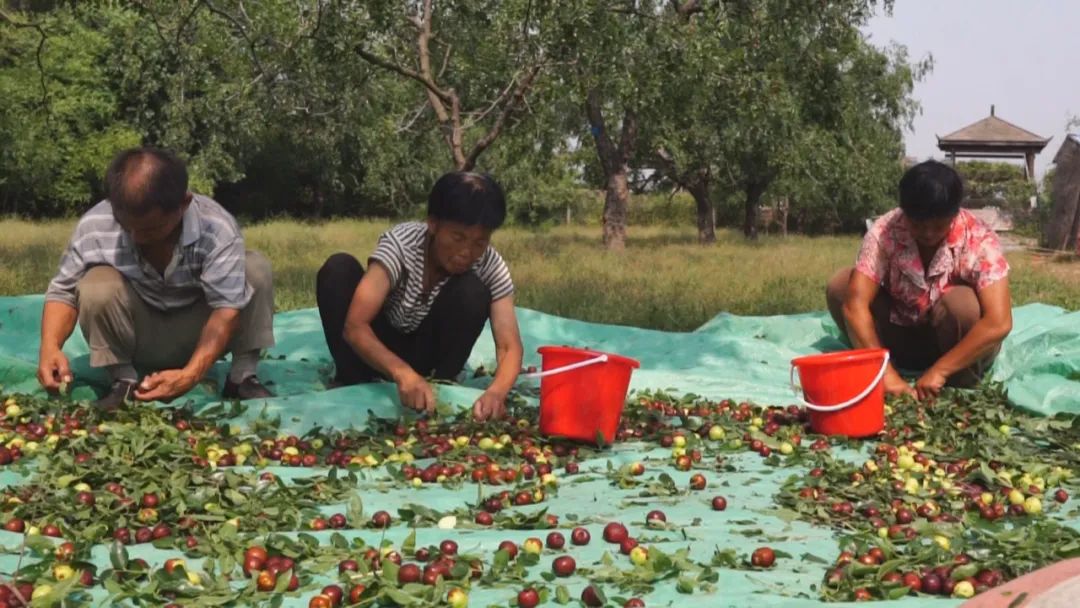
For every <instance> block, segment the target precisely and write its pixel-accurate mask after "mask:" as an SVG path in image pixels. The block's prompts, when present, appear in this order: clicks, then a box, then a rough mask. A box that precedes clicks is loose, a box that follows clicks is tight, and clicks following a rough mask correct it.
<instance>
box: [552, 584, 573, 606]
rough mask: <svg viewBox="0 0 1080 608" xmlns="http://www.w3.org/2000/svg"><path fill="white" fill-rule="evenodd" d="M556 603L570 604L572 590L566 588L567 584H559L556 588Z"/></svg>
mask: <svg viewBox="0 0 1080 608" xmlns="http://www.w3.org/2000/svg"><path fill="white" fill-rule="evenodd" d="M555 603H557V604H569V603H570V590H569V589H567V588H566V585H559V586H558V587H556V588H555Z"/></svg>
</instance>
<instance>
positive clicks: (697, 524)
mask: <svg viewBox="0 0 1080 608" xmlns="http://www.w3.org/2000/svg"><path fill="white" fill-rule="evenodd" d="M41 305H42V300H41V298H40V297H38V296H27V297H15V298H0V384H2V385H3V387H4V390H5V392H33V391H36V390H37V388H36V387H37V383H36V380H35V379H34V375H35V367H36V357H37V350H38V325H39V321H40V310H41ZM519 319H520V322H521V329H522V335H523V339H524V341H525V345H526V353H527V354H526V364H527V365H528V364H532V365H538V364H539V360H538V355H536V348H537V347H538V346H541V345H545V344H568V345H574V346H581V347H590V348H595V349H598V350H604V351H610V352H616V353H619V354H622V355H626V356H630V357H634V358H636V359H638V360H640V361H641V369H640V370H638V371H636V372H635V373H634V376H633V380H632V387H633V388H638V389H656V388H666V389H674V390H676V391H681V392H692V393H696V394H698V395H702V396H706V397H709V398H713V399H719V398H733V399H749V400H752V401H755V402H757V403H769V404H786V403H790V402H791V401H792V399H793V396H792V393H791V390H790V388H789V386H788V372H789V367H788V365H789V361H790V360H791V359H792V358H793V357H796V356H798V355H803V354H808V353H813V352H819V351H823V350H831V349H838V348H842V347H843V345H842V343H841V342H840V341H839V340H838V337H837V336H838V333H837V330H836V327H835V326H834V325H833V324H832V322H831V321H830V320H829V319H828V317H827V315H823V314H817V313H815V314H803V315H792V316H783V317H767V318H747V317H736V316H732V315H726V314H722V315H719V316H717V317H716V318H714V319H712V320H711V321H709V322H708V323H706V324H705V325H703V326H702V327H701V328H699V329H698V330H697V331H694V332H688V333H667V332H659V331H651V330H644V329H636V328H629V327H617V326H607V325H596V324H590V323H583V322H579V321H573V320H568V319H561V318H557V317H553V316H550V315H545V314H542V313H539V312H535V311H530V310H520V311H519ZM275 333H276V335H277V341H278V345H277V347H276V348H274V349H273V350H272V351H271V352H270V354H269V357H268V359H267V360H266V361H264V362H263V363H262V367H261V374H262V376H263V377H264V378H265V379H266V380H269V381H271V382H272V383H273V387H274V389H275V390H276V391H277V392H278V394H279V395H280V397H279V398H277V399H273V400H271V401H269V402H268V404H267V408H268V409H269V410H270V412H271V413H277V414H280V416H281V420H282V427H283V429H284V430H288V431H293V432H302V431H306V430H307V429H310V428H311V427H312V426H314V425H322V426H332V427H337V428H346V427H350V426H361V425H362V424H363V423H364V421H365V420H366V419H367V415H368V412H373V413H375V414H376V415H380V416H386V417H396V416H398V415H399V413H400V410H399V407H398V405H397V403H396V401H395V391H394V388H393V386H392V385H386V384H383V385H367V386H354V387H344V388H339V389H335V390H326V388H325V381H326V379H327V377H328V374H329V371H330V369H329V361H328V357H327V351H326V347H325V343H324V342H323V338H322V333H321V326H320V324H319V319H318V314H317V313H316V312H315V311H313V310H301V311H294V312H289V313H282V314H280V315H278V316H277V317H276V319H275ZM66 351H67V352H68V353H69V355H70V356H71V358H72V361H73V365H74V368H75V373H76V375H77V377H78V380H77V382H76V396H79V397H86V398H89V397H91V396H92V392H91V390H90V388H89V387H88V386H87V383H89V384H93V383H97V384H98V385H99V386H100V385H103V384H104V378H102V376H101V375H100V374H95V373H94V372H93V371H92V370H90V369H89V368H88V367H87V362H86V357H85V353H86V346H85V343H84V342H83V340H82V338H81V336H78V335H76V336H74V337H73V338H72V339H71V341H70V342H69V344H68V346H67V348H66ZM493 363H494V348H493V345H492V344H491V340H490V337H489V336H483V337H481V340H480V341H479V343H478V344H477V347H476V349H475V351H474V352H473V355H472V358H471V360H470V366H471V367H473V368H476V367H478V366H481V365H483V366H485V367H486V368H488V369H493V368H494V365H493ZM225 369H226V368H225V366H224V364H219V365H218V366H217V367H216V368H215V370H214V373H213V374H212V375H211V376H212V378H211V381H208V382H207V383H205V384H204V386H201V387H200V388H199V389H198V390H197V391H195V392H194V393H193V394H192V395H189V397H188V398H190V399H193V400H195V401H196V402H199V403H208V402H211V401H212V400H213V399H214V395H215V394H216V390H217V389H216V386H215V384H216V382H215V381H220V379H221V378H222V377H223V374H224V373H225ZM1078 373H1080V313H1068V312H1066V311H1064V310H1061V309H1058V308H1053V307H1048V306H1041V305H1030V306H1025V307H1022V308H1019V309H1017V310H1016V311H1015V329H1014V331H1013V334H1012V335H1011V336H1010V338H1009V340H1008V341H1007V343H1006V344H1005V347H1004V350H1003V352H1002V354H1001V356H1000V358H999V360H998V364H997V367H996V369H995V378H996V379H999V380H1002V381H1004V382H1005V383H1006V384H1007V385H1008V388H1009V391H1010V394H1011V395H1012V398H1013V399H1014V401H1015V402H1016V405H1018V406H1020V407H1023V408H1025V409H1028V410H1032V411H1035V412H1040V413H1052V412H1060V411H1072V412H1076V411H1078V410H1080V382H1077V381H1076V380H1069V379H1068V378H1069V377H1070V376H1076V375H1077V374H1078ZM483 381H484V380H483V379H482V378H480V379H475V380H472V381H468V382H466V384H469V385H471V386H472V387H473V388H470V387H440V389H439V398H440V400H442V401H444V402H447V403H451V404H454V405H457V406H461V407H467V406H468V405H470V404H471V402H472V400H473V399H474V398H475V396H476V395H477V394H478V389H477V388H475V387H477V386H482V384H483ZM530 382H531V383H532V384H529V383H530ZM522 386H523V388H526V389H527V388H531V387H535V386H536V384H535V381H528V380H524V381H523V385H522ZM260 409H261V408H260V407H251V408H249V410H248V415H249V416H255V415H257V414H259V411H260ZM850 456H851V457H852V458H853V459H854V458H865V456H859V455H857V454H850ZM649 458H652V459H654V460H653V461H652V462H653V463H654V465H655V468H660V467H665V470H666V471H667V472H668V473H669V474H671V475H672V477H673V478H674V479H675V481H676V483H678V484H679V485H680V486H685V484H686V482H687V478H688V477H689V475H690V473H679V472H677V471H673V470H671V469H670V467H666V466H665V465H666V464H667V463H668V461H669V460H670V455H669V453H668V451H667V450H650V448H649V447H648V446H645V445H644V444H633V443H631V444H620V445H617V446H615V447H614V448H613V449H612V450H611V451H610V452H609V453H606V454H605V455H604V457H603V458H601V459H596V460H591V461H585V462H582V463H581V470H582V473H585V474H588V473H589V472H590V471H594V472H597V473H600V474H601V475H600V476H598V477H596V478H595V479H594V480H593V481H587V482H584V483H580V484H573V485H572V486H566V487H564V488H562V490H561V492H560V495H559V496H558V497H557V498H556V499H554V501H553V502H552V503H551V504H549V505H548V506H549V508H550V509H551V511H552V512H554V513H556V514H559V515H560V516H563V517H564V519H565V518H566V517H568V516H569V515H571V514H574V515H578V516H581V517H590V518H595V519H596V520H599V521H606V520H614V519H617V520H619V521H622V522H626V523H629V524H631V528H632V533H634V534H635V535H644V536H646V537H648V538H649V539H650V542H654V543H656V544H657V546H659V547H661V548H662V549H663V550H665V551H668V552H673V551H675V550H677V549H679V548H682V547H690V548H691V551H692V555H693V557H694V558H695V559H696V560H698V561H702V562H708V561H709V559H710V557H711V555H712V553H713V551H714V549H716V548H720V549H729V548H730V549H736V550H738V551H739V552H740V553H748V552H749V551H750V550H752V549H753V548H754V547H755V546H758V545H759V544H768V545H770V546H772V547H774V548H776V549H778V550H783V551H785V552H787V553H789V554H791V555H792V556H794V557H793V558H791V559H783V560H780V561H778V565H777V567H776V568H775V569H773V570H770V571H764V572H763V571H735V570H725V569H722V570H721V571H720V572H721V574H720V581H719V583H718V584H717V591H716V592H715V593H713V594H710V595H707V596H706V595H701V594H697V595H694V596H683V595H680V594H678V593H677V592H676V590H675V585H674V583H665V584H661V585H660V586H658V588H657V589H656V591H655V592H654V593H653V594H651V595H650V596H648V597H647V598H645V599H646V602H647V605H648V606H674V605H677V604H679V603H684V602H687V601H693V602H697V603H698V604H699V605H702V606H748V605H761V606H789V605H791V606H800V605H820V602H818V601H817V600H816V599H814V598H816V592H815V591H813V589H814V586H815V585H817V584H819V583H820V581H821V578H822V575H823V573H824V568H825V566H823V565H822V564H821V563H818V562H816V561H815V560H813V558H809V557H808V556H816V557H817V558H820V559H821V560H825V561H831V560H833V559H834V558H835V557H836V554H837V551H838V549H837V541H836V537H835V536H834V534H833V533H832V531H831V530H828V529H826V528H821V527H815V526H811V525H809V524H807V523H803V522H800V521H785V520H784V519H781V518H779V517H777V516H776V514H774V513H773V512H772V509H773V508H774V505H773V496H774V494H775V493H776V491H777V489H778V487H779V485H780V484H781V483H782V482H783V481H784V479H785V478H786V477H787V476H788V475H789V474H790V472H789V471H785V470H784V469H782V468H781V469H776V468H773V467H768V466H765V465H763V464H762V462H761V459H760V458H758V457H757V456H756V455H751V454H739V455H736V456H734V457H732V458H731V459H730V463H731V464H732V465H734V468H735V472H730V473H722V474H714V475H711V476H710V477H711V479H710V488H709V491H707V492H705V493H704V495H702V496H701V497H699V498H698V497H690V498H689V499H688V498H686V497H685V496H680V497H671V498H649V499H645V500H641V501H634V503H633V504H630V503H628V502H627V500H628V498H630V495H629V494H627V493H619V492H613V491H612V489H611V486H610V485H609V483H608V481H607V480H606V479H605V478H604V477H603V476H602V474H603V471H604V470H605V469H606V468H607V466H608V462H609V461H610V462H611V463H612V464H614V465H616V466H617V465H620V464H622V463H626V462H630V461H633V460H646V461H647V462H648V459H649ZM650 468H652V465H650ZM273 470H275V471H276V472H278V473H280V474H281V475H283V476H288V475H309V474H311V470H310V469H302V470H297V469H273ZM18 481H19V478H18V477H17V476H15V475H12V474H5V475H4V476H3V478H0V483H17V482H18ZM376 486H377V484H363V483H362V484H361V488H360V492H361V495H362V496H363V497H364V504H365V510H366V511H369V512H370V511H374V510H378V509H385V510H388V511H390V512H392V513H393V512H396V510H397V508H399V507H401V506H403V505H405V504H407V503H422V504H424V505H426V506H429V507H431V508H435V509H439V510H449V509H453V508H457V507H461V506H462V505H463V504H464V503H466V502H471V501H474V500H475V498H476V489H475V488H474V487H471V486H466V487H465V488H463V489H460V490H451V489H447V488H443V487H434V488H424V489H421V490H411V489H410V490H404V489H399V490H391V491H385V490H381V491H380V490H377V489H376ZM714 493H715V494H724V495H726V496H728V497H729V504H730V506H729V508H728V510H727V511H724V512H723V513H716V512H713V511H711V510H710V508H709V505H708V503H707V497H711V496H712V495H714ZM533 508H535V507H533ZM654 508H662V509H664V510H665V511H666V513H667V516H668V521H669V522H672V523H675V524H677V525H680V526H685V528H684V531H685V535H686V536H685V538H684V537H683V535H682V533H655V532H650V531H646V530H644V529H643V526H641V523H642V522H644V518H645V514H646V513H647V512H648V511H649V510H651V509H654ZM325 510H326V512H327V513H331V512H335V511H337V512H340V511H343V507H342V506H341V505H337V506H333V507H327V508H326V509H325ZM589 527H590V529H591V531H592V535H593V538H594V539H599V538H600V536H601V534H600V533H601V528H602V525H595V524H594V525H590V526H589ZM755 530H757V531H764V535H763V536H754V535H753V532H754V531H755ZM407 534H408V530H407V529H405V528H402V527H400V526H399V527H395V528H393V529H392V531H391V532H390V533H389V534H388V536H387V538H389V539H390V540H393V541H395V542H398V543H400V542H402V541H403V540H404V538H405V536H406V535H407ZM537 535H541V536H542V534H538V533H537V532H534V531H449V530H439V529H431V528H428V529H421V530H419V531H418V537H419V538H418V541H419V543H420V544H421V545H426V544H431V543H436V542H438V541H439V540H442V539H444V538H447V537H453V538H455V539H457V540H458V542H459V544H460V545H461V549H462V551H463V552H465V551H469V550H475V549H479V550H481V551H482V552H484V553H486V554H488V555H490V554H491V553H492V552H494V550H495V548H496V546H497V544H498V543H499V542H500V541H502V540H506V539H511V540H515V541H517V542H521V541H523V540H524V539H525V538H526V537H529V536H537ZM346 536H360V537H364V538H366V539H367V540H369V541H374V540H377V539H378V535H377V534H374V533H370V532H363V531H354V532H351V533H349V534H346ZM665 539H666V540H665ZM0 544H2V545H3V546H5V547H8V548H11V547H17V546H18V544H19V543H18V537H17V536H16V535H12V534H10V533H3V532H0ZM580 549H581V548H575V552H574V553H575V556H576V557H577V558H578V563H579V565H581V566H585V567H587V565H588V563H589V562H591V561H595V560H597V559H599V557H600V554H601V552H602V551H604V550H606V547H605V546H603V545H602V543H599V542H596V541H594V542H593V544H592V545H590V546H589V547H586V548H584V549H583V550H580ZM131 551H132V553H133V555H136V556H142V557H144V558H146V559H148V561H150V562H151V563H154V564H160V563H161V562H162V561H163V560H164V559H165V558H166V557H168V556H169V554H168V553H167V552H161V551H158V550H156V549H153V548H152V547H149V546H135V547H133V548H132V549H131ZM96 555H97V557H98V558H99V561H100V562H101V564H102V565H103V566H104V565H105V564H107V563H108V559H107V555H106V548H105V547H100V548H99V550H98V552H97V553H96ZM15 561H16V558H15V556H11V555H9V556H7V557H5V558H3V559H2V560H0V570H2V571H5V572H10V571H11V570H12V569H13V567H14V564H15ZM544 563H546V561H545V562H544ZM540 570H543V568H539V567H538V568H536V569H534V573H538V572H539V571H540ZM327 582H328V581H327ZM585 584H586V581H585V580H584V579H582V578H580V577H578V578H574V579H570V581H569V582H568V586H569V587H570V590H571V592H572V594H573V597H574V598H576V597H577V596H578V594H579V593H580V591H581V589H582V588H583V587H584V586H585ZM514 593H516V591H514V590H511V589H474V590H472V591H471V592H470V595H471V600H472V601H471V602H470V605H472V606H487V605H492V604H500V605H507V602H508V601H509V600H510V599H511V598H512V597H513V596H514ZM312 594H313V592H311V591H308V592H307V593H305V594H303V595H302V596H299V595H298V596H295V597H293V598H291V599H290V600H289V601H287V602H286V605H297V606H302V605H306V598H307V597H310V596H311V595H312ZM799 595H802V597H801V598H800V597H798V596H799ZM927 602H928V600H927V599H926V598H908V599H905V600H901V601H899V602H898V603H896V604H893V605H898V606H923V605H926V604H927ZM956 603H957V602H956V601H955V600H944V599H943V600H939V601H937V602H934V605H936V606H950V605H954V604H956Z"/></svg>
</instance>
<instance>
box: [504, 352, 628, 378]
mask: <svg viewBox="0 0 1080 608" xmlns="http://www.w3.org/2000/svg"><path fill="white" fill-rule="evenodd" d="M607 361H608V356H607V355H599V356H597V357H593V358H592V359H586V360H584V361H578V362H577V363H571V364H570V365H564V366H562V367H556V368H554V369H548V370H544V371H542V372H533V373H531V374H524V377H526V378H543V377H544V376H554V375H555V374H561V373H563V372H569V371H572V370H575V369H580V368H582V367H588V366H590V365H596V364H597V363H607Z"/></svg>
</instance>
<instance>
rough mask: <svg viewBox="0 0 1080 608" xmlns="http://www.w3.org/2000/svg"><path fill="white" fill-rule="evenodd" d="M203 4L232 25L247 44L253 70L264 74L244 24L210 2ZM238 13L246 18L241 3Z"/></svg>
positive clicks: (264, 71)
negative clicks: (253, 65)
mask: <svg viewBox="0 0 1080 608" xmlns="http://www.w3.org/2000/svg"><path fill="white" fill-rule="evenodd" d="M203 2H204V3H205V4H206V8H207V9H209V10H210V12H212V13H214V14H215V15H219V16H220V17H222V18H224V19H225V20H227V21H229V22H230V23H232V25H233V27H235V28H236V31H237V32H238V33H239V34H240V37H242V38H243V39H244V41H245V42H246V43H247V45H248V51H249V52H250V53H251V61H252V62H253V63H254V64H255V69H256V70H258V71H259V72H261V73H263V74H265V73H266V69H265V68H263V65H262V62H261V61H259V53H258V52H256V50H255V41H254V40H252V39H251V37H250V36H248V31H247V28H246V27H244V24H243V23H240V20H239V19H237V18H236V17H234V16H233V15H230V14H229V13H226V12H225V11H223V10H221V9H219V8H218V7H216V6H214V5H213V4H211V3H210V0H203ZM240 11H241V12H242V13H243V14H244V16H245V17H246V16H247V13H246V12H244V4H243V3H240ZM249 21H250V19H249ZM272 83H273V79H271V80H270V81H269V84H272Z"/></svg>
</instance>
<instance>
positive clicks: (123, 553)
mask: <svg viewBox="0 0 1080 608" xmlns="http://www.w3.org/2000/svg"><path fill="white" fill-rule="evenodd" d="M109 562H110V563H112V567H113V569H114V570H127V569H128V552H127V548H126V547H124V545H122V544H120V541H118V540H117V541H113V544H112V546H111V547H109Z"/></svg>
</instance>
